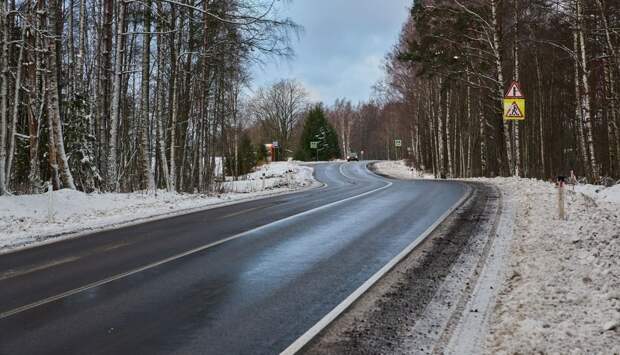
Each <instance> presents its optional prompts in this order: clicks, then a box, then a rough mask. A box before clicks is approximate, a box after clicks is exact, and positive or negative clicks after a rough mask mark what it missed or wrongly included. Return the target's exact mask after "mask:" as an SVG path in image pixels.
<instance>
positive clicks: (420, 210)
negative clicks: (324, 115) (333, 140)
mask: <svg viewBox="0 0 620 355" xmlns="http://www.w3.org/2000/svg"><path fill="white" fill-rule="evenodd" d="M315 175H316V177H317V179H318V180H320V181H322V182H324V183H326V186H325V187H323V188H319V189H314V190H309V191H305V192H300V193H296V194H290V195H283V196H276V197H270V198H265V199H261V200H255V201H249V202H244V203H239V204H235V205H230V206H224V207H220V208H215V209H211V210H207V211H203V212H197V213H192V214H188V215H184V216H179V217H173V218H170V219H165V220H160V221H155V222H150V223H146V224H142V225H137V226H131V227H127V228H122V229H118V230H113V231H107V232H101V233H97V234H94V235H91V236H88V237H84V238H79V239H74V240H68V241H64V242H59V243H54V244H50V245H47V246H42V247H38V248H33V249H30V250H24V251H21V252H17V253H12V254H7V255H1V256H0V290H1V292H0V354H18V353H20V354H39V353H58V354H68V353H86V354H99V353H102V354H110V353H115V354H118V353H132V354H155V353H166V354H168V353H178V354H190V353H201V354H241V353H243V354H247V353H253V354H255V353H266V354H272V353H278V352H280V351H282V350H284V349H285V348H286V347H287V346H288V345H290V344H291V343H292V342H293V341H295V339H297V338H298V337H299V336H301V335H302V334H303V333H304V332H305V331H306V330H308V329H309V328H311V327H312V326H313V325H314V324H315V323H316V322H318V321H319V320H320V319H321V318H322V317H323V316H324V315H325V314H327V313H329V312H330V311H331V310H332V309H333V308H334V307H335V306H336V305H338V304H339V303H340V302H341V301H342V300H344V299H345V298H346V297H347V296H348V295H349V294H351V293H352V292H353V291H354V290H355V289H357V288H358V287H359V286H360V285H361V284H362V283H364V281H366V280H367V279H368V278H369V277H370V276H372V275H373V274H374V273H375V272H377V271H378V270H379V269H380V268H381V267H382V266H383V265H385V264H386V263H387V262H389V261H390V260H391V259H392V258H394V256H396V255H397V254H398V253H399V252H400V251H401V250H403V249H404V248H405V247H406V246H407V245H409V244H410V243H411V242H412V241H414V240H415V239H416V238H417V237H418V236H419V235H420V234H422V233H423V232H424V231H425V230H426V229H427V228H428V227H429V226H430V225H432V224H433V223H434V222H435V221H436V220H437V219H438V218H439V217H440V216H441V215H442V214H443V213H444V212H445V211H446V210H448V209H449V208H450V207H451V206H452V205H453V204H454V203H455V202H457V201H458V200H459V199H460V198H461V197H462V196H463V195H464V194H465V193H466V191H467V188H466V187H465V186H464V185H463V184H460V183H455V182H439V181H438V182H434V181H415V182H412V181H397V180H390V179H385V178H382V177H379V176H376V175H374V174H372V173H371V172H369V171H368V170H367V169H366V168H365V164H364V163H333V164H322V165H317V166H316V167H315Z"/></svg>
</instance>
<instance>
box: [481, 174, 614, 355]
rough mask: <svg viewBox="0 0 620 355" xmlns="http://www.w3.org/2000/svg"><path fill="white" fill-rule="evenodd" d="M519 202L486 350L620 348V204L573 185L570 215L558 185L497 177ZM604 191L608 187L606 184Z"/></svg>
mask: <svg viewBox="0 0 620 355" xmlns="http://www.w3.org/2000/svg"><path fill="white" fill-rule="evenodd" d="M488 181H490V182H492V183H495V184H497V185H498V186H499V187H500V189H501V190H502V192H503V193H504V194H505V195H507V196H513V197H514V204H515V205H514V206H515V208H516V211H517V213H516V216H515V228H514V239H513V242H512V247H511V253H510V256H509V257H508V259H507V260H506V264H507V270H506V273H505V278H504V280H503V282H502V285H501V290H500V291H499V297H498V299H497V304H496V306H495V307H494V309H493V313H492V315H491V317H490V328H489V332H488V336H487V340H486V348H487V349H486V350H487V352H488V353H493V354H495V353H511V354H512V353H580V354H581V353H598V354H602V353H607V354H611V353H620V342H619V341H618V339H619V335H618V329H616V328H614V327H612V328H613V329H607V328H609V327H608V326H609V325H612V324H613V322H618V321H619V320H620V299H619V298H620V297H619V294H618V290H620V258H618V255H620V206H618V204H615V203H611V202H610V201H613V200H614V197H617V195H616V194H617V191H618V190H617V187H616V188H611V189H610V190H609V191H607V193H605V194H603V195H601V196H602V197H601V198H600V199H599V201H598V203H592V198H591V197H587V196H586V195H584V194H583V193H580V192H572V191H570V190H569V191H568V192H567V196H566V206H567V207H566V211H567V214H568V219H567V220H560V219H559V217H558V213H557V210H558V207H557V204H558V197H557V196H558V191H557V188H556V187H555V186H554V185H553V184H550V183H546V182H542V181H537V180H530V179H518V178H508V179H492V180H488ZM606 190H607V189H606Z"/></svg>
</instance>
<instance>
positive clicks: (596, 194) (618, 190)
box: [574, 184, 620, 204]
mask: <svg viewBox="0 0 620 355" xmlns="http://www.w3.org/2000/svg"><path fill="white" fill-rule="evenodd" d="M574 190H575V191H576V192H579V193H582V194H584V195H586V196H589V197H591V198H592V199H594V200H595V201H597V202H600V201H603V202H609V203H615V204H620V184H618V185H614V186H612V187H605V186H600V185H584V184H579V185H575V187H574Z"/></svg>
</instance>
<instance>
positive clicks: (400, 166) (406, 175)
mask: <svg viewBox="0 0 620 355" xmlns="http://www.w3.org/2000/svg"><path fill="white" fill-rule="evenodd" d="M374 168H375V169H376V170H377V171H378V172H380V173H381V174H384V175H388V176H391V177H394V178H397V179H403V180H412V179H434V178H435V177H434V176H433V175H432V174H428V173H425V172H423V171H419V170H417V169H415V168H413V167H408V166H407V165H406V164H405V161H404V160H390V161H379V162H376V163H374Z"/></svg>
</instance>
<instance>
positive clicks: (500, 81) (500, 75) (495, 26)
mask: <svg viewBox="0 0 620 355" xmlns="http://www.w3.org/2000/svg"><path fill="white" fill-rule="evenodd" d="M497 9H498V0H491V20H492V24H491V25H492V28H491V31H492V33H493V54H494V57H495V67H496V71H497V73H496V74H497V93H498V104H499V107H500V108H501V110H500V112H502V111H503V104H502V100H503V99H504V70H503V68H502V54H501V53H502V48H501V42H500V38H499V20H498V15H497ZM500 120H501V125H500V127H501V130H502V131H503V132H504V150H505V152H506V162H505V164H506V165H507V167H508V171H509V175H510V174H511V173H512V172H513V171H514V167H513V161H512V143H511V139H510V130H509V129H508V127H506V124H505V122H504V120H503V118H502V117H500Z"/></svg>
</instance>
